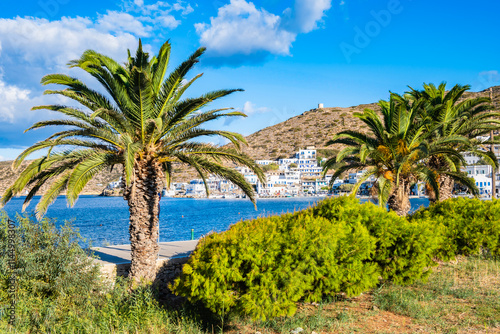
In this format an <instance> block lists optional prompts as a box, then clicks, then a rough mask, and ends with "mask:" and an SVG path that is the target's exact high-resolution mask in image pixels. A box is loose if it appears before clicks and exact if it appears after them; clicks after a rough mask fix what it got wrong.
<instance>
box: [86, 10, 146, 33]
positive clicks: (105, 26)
mask: <svg viewBox="0 0 500 334" xmlns="http://www.w3.org/2000/svg"><path fill="white" fill-rule="evenodd" d="M96 29H97V30H98V31H101V32H108V33H110V32H114V33H123V32H129V33H132V34H134V35H136V36H138V37H147V36H149V35H150V32H151V31H152V30H153V28H152V27H151V26H146V25H144V24H143V23H142V22H141V21H140V19H139V18H136V17H134V16H132V15H130V14H128V13H122V12H116V11H108V12H107V14H105V15H101V16H100V17H99V19H98V20H97V24H96Z"/></svg>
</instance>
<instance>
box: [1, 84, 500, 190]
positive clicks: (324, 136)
mask: <svg viewBox="0 0 500 334" xmlns="http://www.w3.org/2000/svg"><path fill="white" fill-rule="evenodd" d="M488 92H489V91H488V89H486V90H483V91H480V92H469V93H466V96H465V97H466V98H468V97H477V96H488ZM493 103H494V105H495V108H496V109H498V108H499V107H500V86H495V87H493ZM366 108H369V109H374V110H378V106H377V104H376V103H371V104H361V105H358V106H353V107H348V108H321V109H319V108H317V109H311V110H309V111H306V112H304V113H302V114H301V115H298V116H295V117H292V118H290V119H288V120H286V121H284V122H282V123H279V124H276V125H273V126H270V127H267V128H264V129H262V130H260V131H257V132H255V133H254V134H251V135H249V136H248V137H246V139H247V141H248V146H246V147H244V151H245V152H246V153H247V154H249V155H250V156H251V157H253V158H254V159H256V160H257V159H276V158H280V157H290V156H292V155H293V154H294V153H295V152H297V151H298V150H299V149H300V148H304V147H306V146H310V145H314V146H316V148H317V149H318V156H319V157H329V156H331V155H333V154H334V153H335V152H336V151H337V150H338V147H327V146H326V142H327V141H328V140H329V139H330V138H331V137H332V136H333V135H334V134H336V133H338V132H339V131H343V130H347V129H349V130H358V131H363V130H364V129H366V127H365V126H364V125H363V124H362V123H361V122H360V121H359V120H358V119H357V118H356V117H353V113H354V112H362V111H363V110H364V109H366ZM11 164H12V162H11V161H3V162H0V194H3V193H4V191H5V189H7V187H8V186H9V185H10V184H11V183H12V182H13V181H14V179H15V178H16V177H17V175H18V173H19V172H18V171H16V172H14V171H12V169H11ZM120 175H121V169H119V168H115V169H114V170H113V172H112V173H110V172H103V173H100V174H99V175H98V176H97V177H96V178H94V179H93V180H91V181H90V182H89V184H88V185H87V186H86V187H85V188H84V190H83V193H86V194H100V193H101V192H102V190H103V189H104V188H105V187H106V185H107V184H108V183H109V182H112V181H116V180H118V179H119V178H120ZM196 177H197V176H196V173H195V172H194V171H193V170H191V169H187V168H183V167H182V166H176V168H175V169H174V182H186V181H189V180H190V179H192V178H196ZM45 189H46V188H42V192H43V191H44V190H45Z"/></svg>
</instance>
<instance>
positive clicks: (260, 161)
mask: <svg viewBox="0 0 500 334" xmlns="http://www.w3.org/2000/svg"><path fill="white" fill-rule="evenodd" d="M255 163H256V164H257V165H261V166H267V165H270V164H277V162H276V161H275V160H255Z"/></svg>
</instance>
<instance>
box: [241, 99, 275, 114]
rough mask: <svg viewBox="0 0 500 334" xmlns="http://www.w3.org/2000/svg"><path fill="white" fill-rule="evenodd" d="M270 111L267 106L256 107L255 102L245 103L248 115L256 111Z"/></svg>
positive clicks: (245, 110)
mask: <svg viewBox="0 0 500 334" xmlns="http://www.w3.org/2000/svg"><path fill="white" fill-rule="evenodd" d="M268 111H270V109H269V108H267V107H259V108H256V107H255V104H253V103H252V102H250V101H247V102H245V104H244V105H243V112H244V113H245V114H247V116H250V115H252V114H256V113H264V112H268Z"/></svg>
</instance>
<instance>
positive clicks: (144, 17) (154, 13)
mask: <svg viewBox="0 0 500 334" xmlns="http://www.w3.org/2000/svg"><path fill="white" fill-rule="evenodd" d="M124 8H125V11H126V12H129V13H136V14H138V15H139V17H137V18H136V19H137V20H140V21H141V22H147V23H150V24H151V26H152V27H154V26H157V25H161V26H163V27H165V28H168V29H171V30H173V29H175V28H177V27H178V26H179V25H180V24H181V21H180V20H178V19H177V18H176V17H175V16H174V15H173V13H174V12H175V13H180V15H182V16H185V15H188V14H190V13H192V12H193V11H194V9H193V7H191V5H190V4H189V3H188V4H185V3H184V1H182V0H178V1H177V2H175V3H174V4H171V3H168V2H164V1H157V2H155V3H153V4H150V5H145V4H144V1H143V0H134V1H133V2H127V3H125V4H124Z"/></svg>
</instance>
